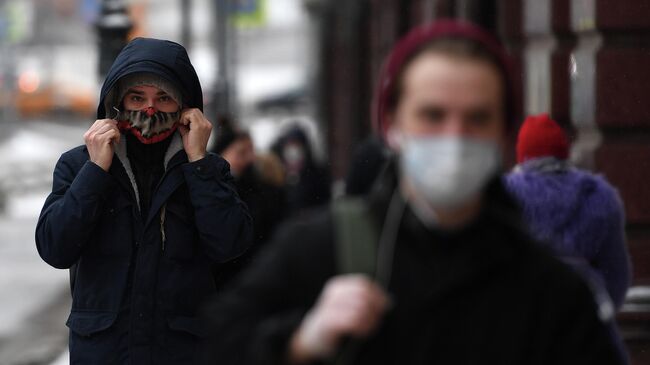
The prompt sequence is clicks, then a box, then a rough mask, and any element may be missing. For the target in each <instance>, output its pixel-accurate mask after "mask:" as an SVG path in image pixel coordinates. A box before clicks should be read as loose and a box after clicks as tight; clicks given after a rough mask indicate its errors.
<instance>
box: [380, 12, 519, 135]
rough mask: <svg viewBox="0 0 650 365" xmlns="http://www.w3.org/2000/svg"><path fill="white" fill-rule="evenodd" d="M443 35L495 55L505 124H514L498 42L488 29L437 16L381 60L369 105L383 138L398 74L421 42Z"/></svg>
mask: <svg viewBox="0 0 650 365" xmlns="http://www.w3.org/2000/svg"><path fill="white" fill-rule="evenodd" d="M442 38H461V39H467V40H470V41H473V42H476V43H478V44H479V45H481V46H482V47H483V48H485V50H486V51H488V52H489V53H490V54H492V55H493V56H494V59H495V60H496V62H497V66H498V67H499V69H500V71H501V73H502V76H503V80H504V85H505V98H506V100H505V103H506V105H505V113H506V124H507V126H508V127H512V126H513V125H514V105H515V100H514V97H515V95H514V92H513V82H512V67H511V61H510V58H509V57H508V55H507V53H506V51H505V49H504V48H503V46H502V45H501V43H500V42H499V41H498V40H497V39H496V38H494V37H493V36H492V35H491V34H490V33H488V32H487V31H485V30H484V29H482V28H480V27H478V26H476V25H474V24H472V23H469V22H466V21H459V20H438V21H436V22H433V23H430V24H426V25H423V26H420V27H417V28H415V29H413V30H411V31H410V32H409V33H408V34H407V35H406V36H404V37H403V38H402V39H400V40H399V41H398V42H397V44H396V45H395V46H394V47H393V49H392V51H391V53H390V54H389V55H388V58H387V59H386V61H385V63H384V67H383V68H382V71H381V74H380V78H379V82H378V83H377V89H376V90H375V100H374V103H373V109H372V116H373V127H374V128H375V131H376V132H377V133H378V134H379V135H380V136H381V137H383V138H384V139H385V138H386V132H387V131H388V123H387V122H386V119H385V115H386V113H387V112H388V111H389V108H390V107H392V106H393V105H391V103H394V101H395V100H394V99H395V97H396V95H395V93H396V88H397V85H396V84H397V81H398V80H396V79H397V77H399V75H400V73H401V72H402V69H403V68H404V67H405V66H406V65H407V63H408V61H409V60H410V59H411V57H412V56H413V55H414V54H415V53H417V52H418V51H419V50H420V48H421V47H422V46H424V45H426V44H428V43H429V42H431V41H433V40H436V39H442Z"/></svg>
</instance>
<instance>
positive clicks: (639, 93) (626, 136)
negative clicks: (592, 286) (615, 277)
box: [571, 0, 650, 364]
mask: <svg viewBox="0 0 650 365" xmlns="http://www.w3.org/2000/svg"><path fill="white" fill-rule="evenodd" d="M571 14H572V16H571V22H572V28H573V30H574V31H575V32H576V34H577V36H578V38H577V46H576V49H575V52H574V53H573V55H572V62H573V64H572V68H571V97H572V108H571V119H572V122H573V124H574V126H575V128H576V130H577V135H578V141H579V142H580V143H577V144H576V151H574V152H576V155H575V157H576V158H577V159H578V160H579V161H580V162H582V164H583V165H585V166H588V167H591V168H593V169H594V170H596V171H598V172H601V173H603V174H604V175H605V176H606V177H607V178H608V180H609V181H610V182H611V183H612V184H613V185H614V186H616V187H617V188H618V189H619V191H620V194H621V197H622V198H623V201H624V203H625V208H626V209H625V212H626V215H627V233H628V247H629V250H630V253H631V255H632V261H633V265H634V283H633V284H634V285H635V286H637V287H641V286H646V287H648V286H650V184H649V181H650V107H648V105H650V39H649V38H648V32H650V2H648V1H645V0H626V1H616V0H572V1H571ZM633 290H634V291H635V293H637V294H639V293H640V292H637V289H633ZM641 297H643V296H642V295H641ZM631 304H632V303H629V304H628V305H626V306H624V308H623V313H621V314H620V316H619V320H620V323H621V326H622V329H623V334H624V337H625V338H626V342H627V344H628V347H629V349H630V353H631V357H632V363H633V364H648V363H650V298H647V297H646V298H645V300H644V299H640V300H639V302H638V303H637V304H635V305H631Z"/></svg>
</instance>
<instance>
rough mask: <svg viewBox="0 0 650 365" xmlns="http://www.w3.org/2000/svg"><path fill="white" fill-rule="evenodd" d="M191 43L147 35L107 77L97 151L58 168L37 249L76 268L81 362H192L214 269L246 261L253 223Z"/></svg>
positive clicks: (73, 340) (78, 152)
mask: <svg viewBox="0 0 650 365" xmlns="http://www.w3.org/2000/svg"><path fill="white" fill-rule="evenodd" d="M202 107H203V100H202V91H201V85H200V83H199V80H198V77H197V75H196V72H195V71H194V68H193V67H192V64H191V63H190V60H189V57H188V56H187V52H186V51H185V49H184V48H183V47H182V46H180V45H179V44H176V43H173V42H169V41H162V40H156V39H145V38H137V39H135V40H133V41H132V42H131V43H129V44H128V45H127V46H126V47H125V48H124V49H123V50H122V52H121V53H120V54H119V56H118V57H117V59H116V60H115V63H114V64H113V66H112V68H111V70H110V71H109V73H108V76H107V77H106V80H105V82H104V85H103V87H102V90H101V96H100V102H99V106H98V109H97V118H98V120H97V121H96V122H95V123H94V124H93V125H92V127H90V129H89V130H88V131H87V132H86V134H85V135H84V140H85V145H83V146H79V147H77V148H74V149H72V150H70V151H68V152H66V153H64V154H63V155H62V156H61V158H60V159H59V161H58V163H57V165H56V168H55V171H54V183H53V188H52V193H51V194H50V196H49V197H48V198H47V200H46V201H45V205H44V207H43V210H42V212H41V215H40V218H39V221H38V226H37V227H36V245H37V248H38V252H39V254H40V255H41V257H42V258H43V260H45V261H46V262H47V263H48V264H50V265H52V266H54V267H56V268H61V269H67V268H71V270H72V271H73V272H72V274H73V275H72V276H73V277H74V278H75V280H74V281H73V286H72V293H73V302H72V311H71V313H70V317H69V318H68V321H67V326H68V327H69V328H70V361H71V363H72V364H100V363H101V364H109V363H110V364H114V363H116V364H125V363H130V364H191V363H195V362H196V357H197V356H198V354H199V353H200V351H199V349H198V344H199V343H200V338H201V337H202V335H203V334H204V330H203V328H202V325H201V322H200V320H199V319H198V318H197V310H198V307H199V306H200V304H201V302H202V301H203V300H204V299H205V298H206V297H208V296H210V295H211V294H214V292H215V283H214V275H213V269H214V267H215V265H216V264H218V263H223V262H225V261H228V260H230V259H232V258H235V257H237V256H239V255H241V254H242V253H243V252H244V251H245V250H246V248H247V247H248V245H249V242H250V241H251V226H252V223H251V219H250V216H249V214H248V211H247V209H246V207H245V205H244V204H243V203H242V202H241V200H240V199H239V197H238V196H237V194H236V192H235V189H234V186H233V182H232V176H231V175H230V172H229V166H228V163H227V162H226V161H224V160H223V159H222V158H221V157H219V156H217V155H215V154H211V153H206V145H207V142H208V138H209V136H210V131H211V124H210V122H209V121H208V120H207V119H205V117H204V116H203V113H202Z"/></svg>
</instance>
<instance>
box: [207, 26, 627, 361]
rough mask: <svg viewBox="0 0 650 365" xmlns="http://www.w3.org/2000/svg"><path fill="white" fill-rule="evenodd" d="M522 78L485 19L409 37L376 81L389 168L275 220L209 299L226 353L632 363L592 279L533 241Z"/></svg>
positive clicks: (281, 357) (217, 347)
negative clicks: (266, 239) (512, 149)
mask: <svg viewBox="0 0 650 365" xmlns="http://www.w3.org/2000/svg"><path fill="white" fill-rule="evenodd" d="M509 80H510V74H509V73H508V60H507V58H506V56H505V54H504V50H503V48H502V47H501V45H500V44H499V43H498V42H497V41H496V40H495V39H494V38H492V37H491V36H490V35H488V34H487V33H485V32H484V31H483V30H481V29H479V28H477V27H476V26H473V25H470V24H468V23H462V22H455V21H441V22H438V23H434V24H432V25H426V26H423V27H420V28H417V29H415V30H413V31H412V32H410V33H409V34H408V35H407V36H406V37H405V38H403V39H402V40H401V41H400V42H399V43H398V44H397V45H396V46H395V48H393V50H392V52H391V54H390V56H389V58H388V62H387V63H386V64H385V68H384V70H383V73H382V75H381V78H380V80H379V82H378V83H377V85H378V86H379V90H378V93H377V99H376V109H375V111H376V114H375V122H376V127H377V130H378V132H379V133H380V135H381V136H382V138H383V139H384V140H385V141H386V142H387V143H388V145H389V147H390V148H391V150H392V151H393V152H394V154H395V157H394V158H393V159H392V161H391V163H392V167H390V168H388V169H387V170H386V172H385V173H384V174H382V175H381V176H380V177H379V180H378V181H379V183H378V185H377V189H375V190H374V191H373V192H372V193H371V194H370V196H369V197H368V199H367V200H351V199H349V200H345V199H344V200H342V201H335V202H334V204H333V206H332V207H331V208H330V209H329V210H324V211H323V212H322V213H321V214H319V215H316V216H310V217H306V218H305V219H302V220H298V221H296V222H293V223H292V224H289V225H287V226H286V227H285V228H283V229H281V230H280V231H279V232H278V235H277V238H276V244H274V245H271V246H269V252H268V253H267V255H266V256H265V258H264V260H263V261H261V262H260V263H259V265H254V266H253V267H252V268H251V270H249V271H247V272H246V273H245V275H244V276H243V277H242V278H241V279H240V281H238V283H237V285H236V286H235V287H233V288H232V289H231V291H230V293H227V294H226V295H224V296H223V297H222V298H221V300H220V301H219V302H218V303H217V304H216V305H214V306H213V307H212V308H211V310H210V312H209V313H210V319H211V321H212V323H214V328H213V334H214V336H215V338H217V337H218V340H216V339H215V340H214V341H213V344H212V349H214V351H215V355H216V356H215V358H218V359H219V361H221V362H222V363H228V364H269V363H272V364H279V363H292V364H305V363H320V362H322V361H327V360H333V361H334V362H335V363H348V364H438V363H440V364H528V365H530V364H567V365H568V364H572V365H575V364H619V363H620V359H619V358H618V357H617V353H616V350H615V348H614V346H613V344H612V343H611V341H610V339H609V337H608V336H607V330H606V328H605V325H604V323H603V321H602V320H601V319H600V318H599V317H598V315H597V311H596V305H595V303H594V301H593V298H592V296H591V293H590V291H589V288H588V287H587V285H586V284H585V283H584V282H583V281H582V280H581V278H580V277H579V276H578V275H577V274H575V273H574V272H573V271H571V270H570V269H569V268H567V267H566V266H565V265H563V264H561V263H560V262H559V261H557V260H556V259H555V258H553V257H552V256H550V255H549V254H547V253H546V251H545V250H543V249H541V248H540V247H539V246H538V245H537V244H535V243H534V242H532V241H531V239H529V237H528V236H527V235H526V233H525V231H524V229H523V228H522V227H521V226H520V224H519V214H518V211H517V209H516V205H515V204H514V202H513V201H512V200H511V199H510V198H509V195H508V194H507V193H506V191H505V189H504V187H503V185H502V183H501V179H500V177H499V176H500V173H501V172H500V165H501V154H500V151H501V150H502V149H503V148H504V147H505V141H506V138H505V137H506V131H507V129H508V128H509V126H512V114H513V113H512V111H513V102H514V100H513V98H514V96H513V94H512V88H511V83H510V82H509ZM223 333H227V334H228V336H227V338H225V339H224V336H222V335H220V334H223Z"/></svg>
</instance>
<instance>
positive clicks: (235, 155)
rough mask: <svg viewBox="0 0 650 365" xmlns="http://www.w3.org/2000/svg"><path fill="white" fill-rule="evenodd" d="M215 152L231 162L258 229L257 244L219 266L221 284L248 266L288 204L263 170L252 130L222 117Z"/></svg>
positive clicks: (254, 240)
mask: <svg viewBox="0 0 650 365" xmlns="http://www.w3.org/2000/svg"><path fill="white" fill-rule="evenodd" d="M213 152H215V153H217V154H219V155H221V156H222V157H223V158H224V159H225V160H226V161H228V163H229V164H230V169H231V171H232V174H233V176H234V177H235V186H236V187H237V192H238V193H239V196H240V197H241V199H242V200H243V201H244V203H246V205H247V206H248V209H249V211H250V214H251V217H252V219H253V232H254V235H253V246H252V247H251V249H250V250H248V252H247V253H246V254H245V255H243V256H242V257H239V258H237V259H236V260H233V261H232V262H228V263H226V264H223V265H220V266H219V269H218V271H219V272H218V280H217V283H218V285H217V286H218V287H220V288H221V287H223V286H225V285H226V284H227V283H229V282H230V281H231V280H232V279H233V278H234V277H235V276H236V275H237V274H238V273H239V272H241V271H242V270H243V269H244V268H245V267H246V266H248V264H249V263H250V262H251V260H252V259H253V257H254V255H255V254H256V252H257V251H258V250H259V249H260V248H261V247H262V246H263V244H264V243H266V242H267V241H268V240H269V239H270V237H271V235H272V234H273V232H274V230H275V228H276V227H277V226H278V224H279V223H280V222H281V221H282V220H283V219H284V215H285V210H286V208H285V199H284V191H283V189H282V187H281V186H276V185H274V184H272V183H269V182H267V180H266V179H265V178H264V176H263V175H262V174H261V172H260V169H259V167H258V166H259V164H257V163H256V160H257V155H256V153H255V147H254V145H253V139H252V138H251V136H250V134H249V133H248V132H245V131H241V130H238V129H237V128H236V127H235V126H234V125H233V123H232V121H231V119H230V118H221V119H220V124H219V127H218V131H217V140H216V143H215V146H214V148H213Z"/></svg>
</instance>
